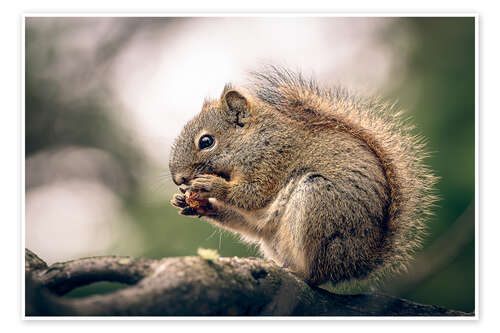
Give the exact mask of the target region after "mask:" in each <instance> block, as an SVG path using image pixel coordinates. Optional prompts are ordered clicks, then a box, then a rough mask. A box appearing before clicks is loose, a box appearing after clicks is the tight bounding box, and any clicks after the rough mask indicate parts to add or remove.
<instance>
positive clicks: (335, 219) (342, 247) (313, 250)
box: [269, 173, 384, 285]
mask: <svg viewBox="0 0 500 333" xmlns="http://www.w3.org/2000/svg"><path fill="white" fill-rule="evenodd" d="M349 193H350V194H351V195H350V196H348V195H346V194H349ZM352 194H354V195H352ZM371 197H372V194H370V193H367V191H366V190H365V189H363V190H359V189H357V184H355V183H352V182H348V181H345V179H344V180H331V179H329V178H327V177H325V176H323V175H321V174H316V173H308V174H305V175H302V176H301V178H300V180H299V181H298V182H297V185H296V186H295V187H294V190H293V192H292V193H291V195H290V197H289V199H288V202H287V204H286V208H285V210H284V211H283V212H282V216H281V218H280V223H279V228H278V229H277V230H276V232H275V235H274V237H273V238H272V240H270V242H269V245H270V247H271V248H273V249H274V252H275V255H276V256H277V257H278V261H281V262H283V263H288V266H289V267H290V268H291V269H292V270H294V271H295V272H296V273H297V274H298V275H299V276H301V277H302V278H304V279H305V280H306V281H308V282H309V283H311V284H314V285H317V284H321V283H324V282H326V281H329V280H330V281H333V282H339V281H343V280H348V279H352V278H363V277H364V276H365V275H367V274H368V273H369V272H370V270H372V269H373V268H375V267H376V265H377V264H378V262H379V259H378V257H377V251H378V246H379V245H380V242H381V239H382V238H383V227H382V224H383V221H382V220H383V218H384V211H383V210H379V209H377V207H375V206H372V205H370V202H369V201H370V200H371ZM360 224H363V225H360Z"/></svg>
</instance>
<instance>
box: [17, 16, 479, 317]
mask: <svg viewBox="0 0 500 333" xmlns="http://www.w3.org/2000/svg"><path fill="white" fill-rule="evenodd" d="M146 23H148V22H147V20H146V21H145V22H144V25H141V22H140V21H137V20H136V21H134V29H138V30H140V29H147V28H148V26H147V25H146ZM117 24H126V22H124V21H123V20H121V21H120V22H117ZM155 25H156V26H158V25H161V24H160V23H158V20H157V21H156V24H155ZM117 30H119V29H117ZM65 32H66V30H65V29H62V28H59V29H55V30H51V31H50V33H48V34H44V35H40V34H39V31H38V30H37V26H36V24H30V22H28V24H27V26H26V158H28V157H29V156H31V155H33V154H35V153H37V152H40V151H44V150H47V149H51V148H54V147H63V146H67V145H78V146H84V147H95V148H98V149H102V150H104V151H106V152H108V153H111V154H112V155H113V156H114V157H115V158H116V159H117V160H118V161H119V163H120V164H121V165H123V166H124V168H123V169H124V170H127V179H128V182H130V185H132V186H129V187H128V189H129V192H128V193H126V194H120V195H121V197H122V198H123V200H124V203H125V205H124V209H125V214H126V215H127V216H128V217H130V220H131V221H132V222H133V223H134V224H136V225H137V227H138V230H140V234H137V235H136V237H137V238H141V239H142V240H143V241H142V243H143V245H144V246H143V247H142V248H141V249H140V250H139V251H137V250H136V249H128V248H127V246H126V244H127V242H128V240H127V239H123V241H122V242H121V243H122V244H117V245H116V246H113V247H112V248H110V249H109V254H116V255H132V256H144V257H149V258H161V257H165V256H185V255H196V251H197V249H198V248H199V247H202V248H213V249H217V250H218V252H219V253H220V255H221V256H256V255H258V251H257V249H256V248H255V247H253V246H250V245H245V244H243V243H241V242H240V241H239V240H238V236H236V235H233V234H231V233H229V232H225V231H222V230H220V229H217V228H215V227H213V226H211V225H209V224H208V223H206V222H203V220H200V219H193V218H188V217H183V216H180V215H179V214H178V213H177V210H176V209H175V208H173V207H172V206H171V205H170V204H169V196H170V195H171V194H173V192H174V191H175V188H174V187H173V184H170V183H169V185H167V187H166V188H165V187H164V188H163V189H162V190H161V191H156V192H154V191H152V189H151V188H145V185H143V184H142V183H141V182H140V179H141V175H142V173H145V172H152V171H151V170H149V171H148V162H147V161H146V160H144V159H143V156H142V154H141V151H140V149H139V148H138V147H136V146H135V145H134V144H132V143H131V142H133V141H131V140H130V139H129V138H128V137H127V134H126V133H127V131H126V130H125V128H124V127H123V126H122V125H121V124H120V121H119V119H118V118H116V116H115V115H116V114H119V113H120V111H121V108H122V107H121V106H120V105H119V104H118V103H116V101H115V100H113V96H112V95H111V93H110V92H109V89H108V87H107V86H106V83H105V82H106V81H105V80H102V83H101V84H99V85H96V86H93V87H91V88H90V89H87V90H84V91H83V92H82V94H78V93H76V94H75V93H73V94H72V95H73V96H75V97H74V98H71V99H65V98H61V95H62V94H64V93H65V91H67V89H72V86H74V82H66V81H61V79H60V78H58V77H57V76H40V75H39V73H41V72H43V70H44V69H45V68H46V67H48V68H50V67H51V66H56V65H57V59H58V58H57V55H58V50H57V48H58V45H57V43H55V42H53V43H52V42H51V41H52V40H54V39H55V36H57V35H58V34H64V33H65ZM401 32H404V33H405V36H406V37H405V40H404V41H403V46H404V47H405V49H404V50H403V49H400V48H401V47H402V44H401V43H400V42H398V40H397V39H396V38H394V36H396V35H398V36H399V38H401V36H402V35H401ZM380 37H381V40H380V42H381V43H385V44H386V45H387V46H388V47H389V48H392V49H393V51H394V53H395V54H399V53H400V54H401V59H400V60H401V62H402V64H401V66H400V69H404V71H403V72H402V73H396V72H395V73H392V75H393V76H394V77H395V78H399V80H400V81H398V80H395V83H394V84H393V85H389V86H388V87H386V88H382V89H381V92H382V94H383V95H385V97H388V99H389V100H390V99H394V100H397V101H398V102H399V105H400V106H401V107H402V108H404V109H407V110H409V111H411V114H412V117H413V118H414V122H415V124H417V128H418V132H419V133H421V134H423V136H425V137H426V138H428V141H429V145H428V147H429V150H430V151H432V152H434V153H433V155H432V157H431V158H430V159H429V161H428V162H429V164H430V165H431V167H432V168H433V169H434V170H435V171H436V173H437V175H438V176H440V177H441V181H440V182H439V184H438V192H439V195H440V197H441V198H442V200H441V201H440V202H439V207H438V208H437V209H436V216H435V218H434V219H433V221H432V223H431V224H430V229H429V237H428V239H427V243H426V244H430V243H431V242H433V241H436V240H439V238H440V237H441V236H442V235H443V234H445V233H446V232H447V231H448V230H449V229H450V228H452V227H453V223H454V221H455V220H456V219H457V218H458V217H459V216H460V215H461V214H462V213H463V212H464V211H465V209H466V208H467V206H468V205H470V204H471V203H472V204H473V200H474V19H473V18H438V17H435V18H404V19H399V20H395V21H394V22H393V23H392V24H391V25H389V26H388V29H387V30H386V31H385V33H384V35H382V36H380ZM117 40H121V39H120V38H118V37H117ZM126 41H127V39H124V41H123V43H126ZM399 41H401V40H400V39H399ZM40 43H43V45H44V52H42V51H41V50H40V47H39V45H40ZM108 43H111V42H110V41H108V42H106V43H104V44H103V46H105V45H108ZM112 45H113V50H114V52H112V54H111V55H108V56H107V57H111V58H110V59H106V62H107V63H110V62H112V60H113V59H112V57H113V56H115V55H116V54H118V53H119V50H120V47H122V46H123V45H120V44H119V43H114V42H113V43H112ZM47 50H48V51H47ZM101 53H102V52H101ZM101 53H99V54H101ZM47 55H48V56H47ZM99 59H100V58H99ZM99 61H102V60H99ZM97 65H98V64H97ZM95 66H96V64H94V63H92V62H90V64H87V66H83V68H81V71H82V72H85V71H91V70H92V68H94V67H95ZM92 73H93V72H92ZM95 75H101V76H105V75H106V72H105V71H104V72H96V73H95ZM90 76H92V74H91V75H90ZM84 77H87V78H88V77H89V75H87V76H84ZM78 78H81V76H78V75H77V76H74V80H78ZM165 168H166V166H165ZM27 176H28V175H27ZM158 178H159V179H158V181H159V182H163V180H161V179H160V177H158ZM27 191H29V189H27ZM470 223H474V221H473V220H471V221H470ZM473 240H474V235H471V241H470V243H469V244H468V245H467V246H466V247H465V248H464V249H463V250H462V251H461V253H460V255H459V256H458V257H456V258H451V261H450V262H449V263H448V264H447V265H445V266H443V267H440V268H439V269H437V270H436V271H434V272H433V274H432V275H431V276H429V277H428V278H427V279H425V280H424V281H423V282H422V283H421V284H420V285H418V286H415V287H414V288H412V289H411V291H409V292H407V293H406V294H404V295H402V296H404V297H406V298H409V299H411V300H415V301H418V302H423V303H428V304H435V305H442V306H446V307H449V308H452V309H457V310H464V311H472V310H474V241H473ZM124 244H125V246H124ZM92 288H94V289H95V288H97V291H96V290H94V289H92ZM99 288H100V289H99ZM113 288H116V286H114V285H113V286H110V285H104V286H101V285H98V286H97V287H96V286H89V288H88V289H83V291H82V290H79V291H75V295H72V296H74V297H77V296H82V295H85V294H89V293H94V292H99V290H105V291H108V290H112V289H113ZM79 289H82V288H79ZM101 292H102V291H101ZM70 296H71V295H70Z"/></svg>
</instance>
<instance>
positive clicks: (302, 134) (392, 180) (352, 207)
mask: <svg viewBox="0 0 500 333" xmlns="http://www.w3.org/2000/svg"><path fill="white" fill-rule="evenodd" d="M250 82H251V83H250V84H249V85H246V86H244V87H241V88H235V87H234V86H233V85H232V84H226V85H225V87H224V89H223V92H222V95H221V97H220V98H219V99H218V100H208V99H206V100H205V102H204V103H203V107H202V110H201V112H200V113H199V114H198V115H197V116H195V117H194V118H193V119H192V120H191V121H190V122H188V123H187V124H186V126H185V127H184V128H183V130H182V132H181V134H180V135H179V137H178V138H177V139H176V140H175V143H174V145H173V147H172V150H171V156H170V161H169V168H170V172H171V175H172V179H173V181H174V183H175V184H177V185H179V186H180V185H183V184H184V185H186V186H188V189H189V190H190V191H192V192H191V193H196V195H195V198H197V199H196V200H204V202H202V201H199V204H198V205H190V204H189V202H190V201H191V202H192V201H193V199H192V196H188V195H186V193H185V192H186V190H185V189H182V188H180V189H181V192H182V193H177V194H175V195H174V197H173V199H172V201H171V203H172V205H174V206H176V207H178V208H180V213H181V214H182V215H188V216H198V217H204V218H206V219H207V220H208V221H209V222H211V223H213V224H215V225H216V226H219V227H221V228H224V229H226V230H230V231H232V232H236V233H238V234H240V235H241V236H242V239H243V240H244V241H247V242H251V243H257V244H258V245H259V247H260V251H261V253H262V255H263V256H264V257H265V258H269V259H271V260H273V261H274V262H276V263H277V264H279V265H281V266H282V267H286V268H288V269H290V270H292V271H293V272H294V273H295V274H296V275H298V276H299V277H301V278H302V279H304V280H305V281H306V282H308V283H309V284H311V285H320V284H323V283H326V282H328V281H330V282H332V283H334V284H336V283H340V282H345V281H358V282H363V281H372V280H377V279H378V278H380V277H381V276H383V275H384V274H385V273H387V272H399V271H401V270H404V269H406V267H407V265H408V262H409V260H410V259H411V258H412V255H413V254H414V252H415V250H416V249H418V248H419V247H420V245H421V240H422V237H423V235H424V234H425V230H426V228H425V226H426V222H427V220H428V219H429V217H430V216H431V215H432V207H433V206H434V203H435V201H436V200H437V196H436V195H435V194H434V189H433V187H434V185H435V183H436V180H437V177H436V176H435V175H434V174H433V172H432V171H431V170H430V168H429V167H428V166H426V165H425V163H424V162H425V161H424V160H425V159H426V158H427V157H428V154H427V153H426V152H425V150H424V148H425V140H424V139H423V138H422V137H421V136H417V135H413V134H411V132H412V131H413V129H414V128H413V127H412V126H410V125H409V124H408V122H407V121H405V119H404V118H403V116H402V113H401V112H399V111H397V110H395V107H394V106H393V105H392V106H390V105H387V104H384V103H381V102H379V100H378V99H370V98H364V97H363V98H362V97H356V96H352V95H351V94H350V93H349V92H348V91H347V90H346V89H343V88H340V87H337V88H334V89H327V88H323V87H321V86H320V85H319V84H318V83H317V82H316V81H315V80H314V79H312V78H305V77H304V76H303V75H302V74H300V73H297V72H292V71H290V70H288V69H286V68H284V67H280V66H273V65H270V66H267V67H265V68H264V69H262V70H260V71H254V72H251V81H250ZM189 199H191V200H189ZM186 200H187V201H186Z"/></svg>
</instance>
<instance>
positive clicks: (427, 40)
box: [384, 17, 475, 311]
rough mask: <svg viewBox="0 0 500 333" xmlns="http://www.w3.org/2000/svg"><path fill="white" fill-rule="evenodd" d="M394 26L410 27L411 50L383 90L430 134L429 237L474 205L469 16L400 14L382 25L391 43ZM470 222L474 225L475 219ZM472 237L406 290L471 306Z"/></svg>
mask: <svg viewBox="0 0 500 333" xmlns="http://www.w3.org/2000/svg"><path fill="white" fill-rule="evenodd" d="M393 29H394V30H399V29H402V30H407V32H408V35H409V36H408V41H407V42H408V43H409V45H408V46H409V50H408V54H407V59H405V63H404V67H405V73H404V75H403V76H402V77H403V79H402V81H401V82H398V84H397V86H395V87H393V88H392V90H391V91H389V92H388V94H387V95H388V96H389V97H392V98H393V99H395V100H398V102H399V104H400V105H401V106H402V107H403V108H404V109H406V110H408V111H410V113H411V115H412V118H413V119H414V122H415V123H416V124H417V131H418V132H419V133H421V134H422V135H423V136H424V137H425V138H427V139H428V146H427V147H428V150H429V151H430V152H432V156H431V157H430V158H429V159H428V163H429V164H430V166H431V168H432V169H433V170H434V171H435V172H436V174H437V175H438V176H439V177H440V181H439V183H438V185H437V192H438V194H439V196H440V198H441V200H440V201H439V203H438V206H437V208H436V209H435V213H436V216H435V218H434V219H433V220H432V221H431V223H430V224H429V235H428V237H427V238H426V244H429V243H431V242H433V241H436V240H437V239H439V238H440V237H441V236H442V235H443V234H444V233H446V232H447V230H448V229H449V228H451V227H452V226H453V223H454V222H455V221H456V220H457V218H458V217H460V215H462V214H463V213H464V211H465V210H466V209H467V207H468V206H469V205H471V204H472V205H474V175H475V174H474V149H475V146H474V139H475V136H474V134H475V127H474V124H475V112H474V108H475V99H474V96H475V81H474V80H475V61H474V60H475V59H474V57H475V30H474V18H449V17H445V18H443V17H432V18H412V19H400V20H398V21H397V22H396V23H395V24H394V25H393V26H392V27H390V30H389V31H386V34H385V36H384V42H385V43H387V44H388V45H392V44H391V33H392V31H393ZM395 46H396V47H397V46H398V45H395ZM397 51H398V50H397V49H396V50H395V52H397ZM393 75H397V73H393ZM470 223H471V224H474V219H471V220H470ZM470 240H471V241H470V244H469V245H468V246H467V247H466V248H464V249H463V251H462V253H461V254H460V255H459V256H458V257H457V258H452V259H453V260H452V261H451V262H450V263H449V265H448V266H445V267H441V269H440V270H439V271H435V272H434V274H433V275H432V276H431V277H429V279H428V280H426V281H424V283H423V284H422V285H420V286H418V287H417V288H415V289H414V290H413V291H412V292H411V293H409V294H406V295H403V296H404V297H407V298H409V299H412V300H416V301H419V302H423V303H431V304H439V305H443V306H447V307H450V308H456V309H460V310H465V311H473V310H474V235H473V234H471V235H470ZM436 255H439V254H436Z"/></svg>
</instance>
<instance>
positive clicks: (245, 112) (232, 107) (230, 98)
mask: <svg viewBox="0 0 500 333" xmlns="http://www.w3.org/2000/svg"><path fill="white" fill-rule="evenodd" d="M224 101H225V102H226V104H227V108H228V110H229V112H230V114H231V115H232V117H234V118H233V119H234V123H235V124H236V125H238V126H240V127H243V126H245V122H246V121H247V120H248V117H249V115H250V114H249V105H248V101H247V99H246V98H245V97H244V96H243V95H242V94H240V93H239V92H238V91H236V90H229V91H228V92H226V93H225V95H224Z"/></svg>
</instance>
